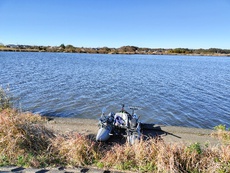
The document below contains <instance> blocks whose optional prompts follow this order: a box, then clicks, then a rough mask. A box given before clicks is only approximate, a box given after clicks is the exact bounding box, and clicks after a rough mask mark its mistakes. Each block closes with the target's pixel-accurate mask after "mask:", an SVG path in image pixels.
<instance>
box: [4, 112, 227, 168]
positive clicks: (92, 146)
mask: <svg viewBox="0 0 230 173" xmlns="http://www.w3.org/2000/svg"><path fill="white" fill-rule="evenodd" d="M44 121H46V120H45V118H43V117H41V116H39V115H34V114H31V113H20V112H18V111H16V110H13V109H4V110H2V111H0V165H20V166H32V167H41V166H55V165H62V166H65V165H69V166H97V167H99V168H104V169H111V168H113V169H119V170H131V171H135V172H230V145H229V144H223V145H221V146H216V147H210V146H206V147H202V146H201V145H200V144H199V143H194V144H191V145H190V146H186V145H184V144H175V143H174V144H165V143H164V142H163V141H158V140H156V139H151V138H150V139H149V140H146V141H144V140H141V141H140V142H137V143H135V144H134V145H132V146H131V145H129V144H125V145H119V144H115V145H114V146H111V147H105V146H104V145H101V144H100V143H97V142H95V141H94V140H93V139H90V138H89V137H86V136H84V135H81V134H78V133H69V134H65V136H61V135H57V136H55V135H54V134H53V132H52V131H50V130H49V129H46V128H45V127H44V126H43V125H42V123H43V122H44Z"/></svg>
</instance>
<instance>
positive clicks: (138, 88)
mask: <svg viewBox="0 0 230 173" xmlns="http://www.w3.org/2000/svg"><path fill="white" fill-rule="evenodd" d="M0 62H1V63H0V72H1V79H0V85H2V86H3V87H6V86H7V85H8V84H9V85H10V89H11V92H12V94H13V95H14V97H15V101H14V102H15V105H16V106H17V107H20V106H21V108H22V109H23V110H25V111H32V112H36V113H41V114H42V115H49V116H61V117H78V118H79V117H83V118H94V119H96V118H99V115H100V112H101V109H102V108H103V107H106V110H107V111H108V112H109V111H117V110H119V109H120V108H121V104H123V103H124V104H126V105H127V106H128V105H132V106H140V107H142V108H143V109H142V110H141V111H139V112H138V113H139V114H140V115H141V120H142V121H143V122H152V123H160V124H166V125H179V126H189V127H202V128H213V127H214V126H216V125H219V124H226V125H227V126H228V127H229V126H230V106H229V105H230V58H228V57H195V56H194V57H192V56H149V55H94V54H64V53H60V54H59V53H18V52H17V53H6V52H0ZM19 103H20V104H19ZM127 109H128V108H127Z"/></svg>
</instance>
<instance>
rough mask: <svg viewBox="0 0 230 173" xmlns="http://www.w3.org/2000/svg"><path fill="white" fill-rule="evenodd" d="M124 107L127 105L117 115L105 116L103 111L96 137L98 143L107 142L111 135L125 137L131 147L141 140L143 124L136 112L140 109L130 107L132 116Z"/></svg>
mask: <svg viewBox="0 0 230 173" xmlns="http://www.w3.org/2000/svg"><path fill="white" fill-rule="evenodd" d="M124 107H125V105H122V109H121V111H119V112H117V113H113V112H111V113H109V114H108V115H105V110H103V111H102V114H101V118H100V119H99V130H98V133H97V136H96V140H97V141H100V142H105V141H107V140H108V139H109V138H110V136H111V135H123V136H125V137H126V139H127V142H128V143H129V144H131V145H132V144H134V143H135V141H139V140H140V138H141V122H140V121H139V117H138V116H137V115H136V111H137V110H139V109H140V108H138V107H129V108H130V109H131V110H132V113H131V114H130V113H129V112H127V111H126V110H125V109H124ZM122 131H125V133H124V134H123V133H121V132H122Z"/></svg>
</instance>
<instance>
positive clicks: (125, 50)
mask: <svg viewBox="0 0 230 173" xmlns="http://www.w3.org/2000/svg"><path fill="white" fill-rule="evenodd" d="M0 51H22V52H23V51H25V52H29V51H33V52H67V53H94V54H152V55H177V54H182V55H227V56H230V49H219V48H210V49H188V48H175V49H163V48H140V47H136V46H122V47H120V48H109V47H99V48H86V47H75V46H73V45H70V44H69V45H64V44H61V45H60V46H31V45H3V44H0Z"/></svg>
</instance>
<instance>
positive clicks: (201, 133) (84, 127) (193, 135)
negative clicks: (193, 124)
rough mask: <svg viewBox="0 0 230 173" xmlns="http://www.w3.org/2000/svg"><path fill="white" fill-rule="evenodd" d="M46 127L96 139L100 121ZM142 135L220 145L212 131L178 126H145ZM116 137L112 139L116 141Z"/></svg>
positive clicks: (63, 122) (57, 120)
mask: <svg viewBox="0 0 230 173" xmlns="http://www.w3.org/2000/svg"><path fill="white" fill-rule="evenodd" d="M45 126H46V127H48V128H50V129H52V130H54V131H55V132H56V133H61V134H65V133H68V132H78V133H81V134H84V135H90V136H93V137H95V136H96V134H97V131H98V129H99V128H98V120H94V119H81V118H50V120H49V121H48V122H47V123H46V124H45ZM142 129H143V131H142V133H143V136H144V138H145V139H147V138H148V137H155V138H156V137H159V138H160V139H163V140H164V141H165V142H166V143H175V142H177V143H185V144H188V145H189V144H191V143H195V142H199V143H200V144H201V145H207V144H208V145H211V146H213V145H218V144H220V141H219V140H218V139H216V138H214V137H211V135H210V134H211V133H212V132H213V131H212V130H210V129H198V128H187V127H177V126H164V125H156V124H143V125H142ZM114 138H116V136H113V137H111V140H114Z"/></svg>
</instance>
